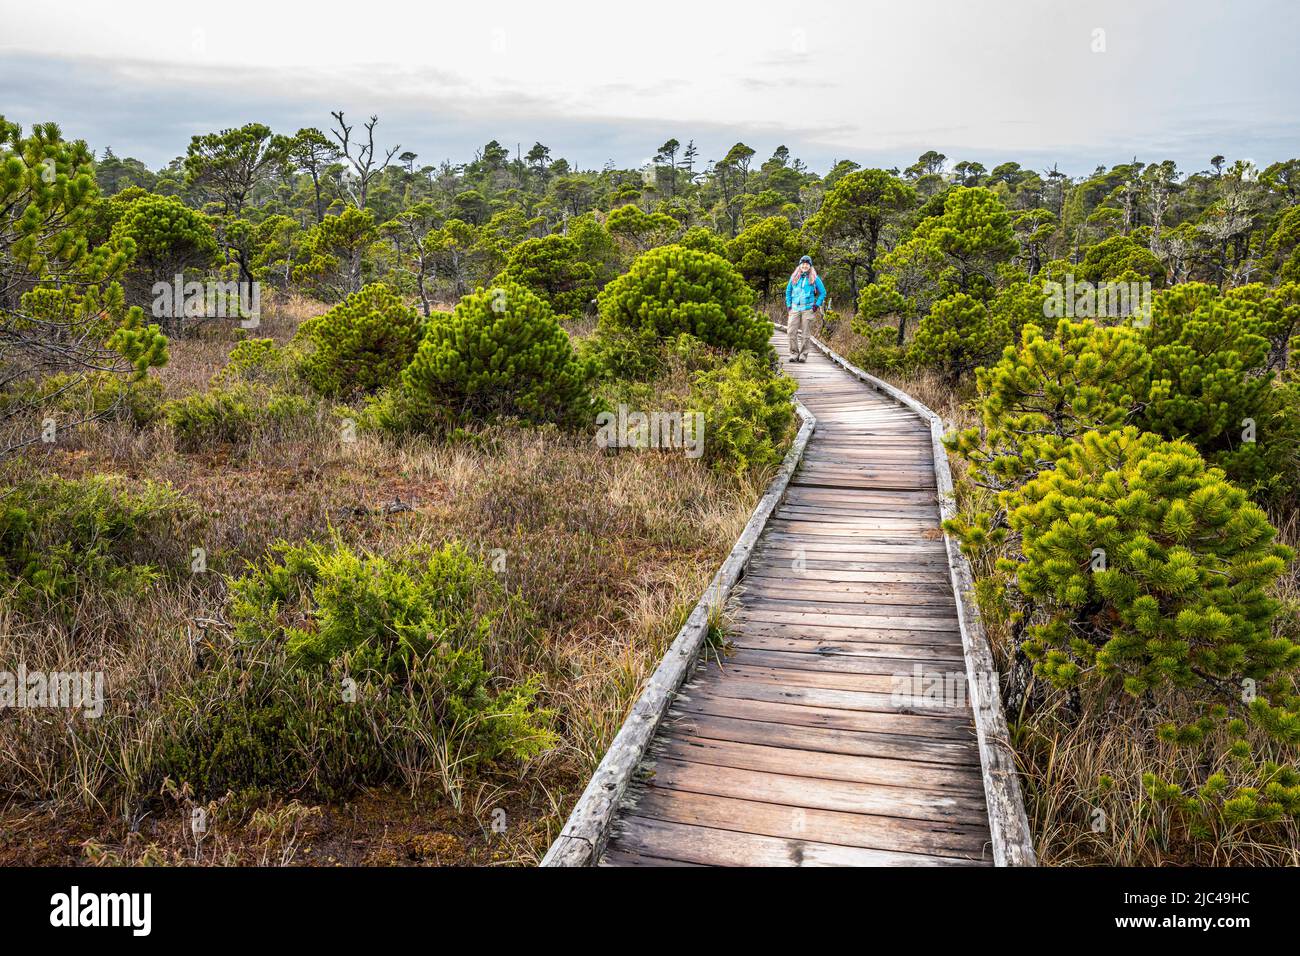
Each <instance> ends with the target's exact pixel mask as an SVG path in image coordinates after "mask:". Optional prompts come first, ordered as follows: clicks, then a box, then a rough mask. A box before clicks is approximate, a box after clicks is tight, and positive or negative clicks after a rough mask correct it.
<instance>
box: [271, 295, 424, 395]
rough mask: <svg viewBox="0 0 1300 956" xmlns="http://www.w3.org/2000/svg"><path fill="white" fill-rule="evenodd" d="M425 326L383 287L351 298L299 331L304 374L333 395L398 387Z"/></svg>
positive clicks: (404, 304)
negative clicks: (396, 384) (387, 386)
mask: <svg viewBox="0 0 1300 956" xmlns="http://www.w3.org/2000/svg"><path fill="white" fill-rule="evenodd" d="M423 333H424V323H423V321H422V320H421V319H420V317H419V314H418V313H417V312H416V310H415V308H414V307H413V306H408V305H407V304H406V303H405V302H403V301H402V300H401V298H399V297H398V296H397V295H395V294H393V292H391V291H390V290H389V288H388V287H387V286H385V285H384V284H383V283H379V282H376V283H372V284H371V285H368V286H366V287H365V288H363V289H362V290H361V291H360V292H355V293H353V294H352V295H350V296H348V297H347V298H346V299H344V300H343V301H342V302H341V303H339V304H338V305H336V306H335V307H334V308H332V309H330V310H329V311H328V312H326V313H325V314H324V315H319V316H316V317H314V318H311V319H308V320H307V321H306V322H304V323H302V325H300V326H299V327H298V332H297V334H296V335H295V336H294V341H295V343H296V344H298V345H299V346H300V347H301V348H302V349H303V351H304V356H303V358H302V363H301V371H302V374H303V377H304V378H305V379H306V380H307V382H308V383H309V384H310V385H311V386H312V388H314V389H316V391H318V392H319V393H320V394H322V395H325V396H327V397H343V398H347V397H349V396H352V395H355V394H357V393H363V394H368V393H372V392H375V391H377V390H378V389H380V388H383V387H384V386H386V385H392V384H393V383H394V382H396V381H397V380H398V376H399V375H400V374H401V372H402V369H404V368H405V367H406V366H407V365H408V364H409V363H410V361H411V359H412V358H413V357H414V355H415V350H416V348H417V347H418V346H419V344H420V338H421V336H422V335H423Z"/></svg>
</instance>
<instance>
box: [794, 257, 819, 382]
mask: <svg viewBox="0 0 1300 956" xmlns="http://www.w3.org/2000/svg"><path fill="white" fill-rule="evenodd" d="M825 301H826V286H825V285H824V284H823V283H822V280H821V279H820V278H819V277H818V275H817V270H816V269H814V268H813V264H812V256H804V257H803V258H802V259H800V260H799V265H797V266H795V270H794V272H793V273H792V274H791V275H790V281H789V282H787V283H786V284H785V307H786V309H788V310H789V315H787V316H786V330H787V334H788V336H789V342H790V358H789V359H788V361H791V362H806V361H808V341H809V339H811V338H812V334H813V330H814V329H815V328H816V322H817V320H820V319H821V316H822V304H823V303H825Z"/></svg>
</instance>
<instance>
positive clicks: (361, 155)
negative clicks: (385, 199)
mask: <svg viewBox="0 0 1300 956" xmlns="http://www.w3.org/2000/svg"><path fill="white" fill-rule="evenodd" d="M330 115H331V116H333V117H334V119H335V121H336V122H337V123H338V127H337V128H333V127H331V129H330V132H331V133H333V134H334V138H335V139H337V140H338V141H339V145H340V146H341V147H342V151H343V156H344V157H345V158H346V159H347V161H348V162H349V163H350V164H351V166H352V170H353V172H354V173H355V175H356V181H355V183H354V182H348V183H347V184H346V186H347V190H348V194H349V195H351V196H352V201H353V202H355V203H356V205H357V208H358V209H365V208H366V197H367V196H368V195H369V194H370V184H371V183H372V182H373V181H374V180H375V178H376V177H377V176H379V174H380V173H382V172H383V171H384V170H385V169H387V168H388V164H389V163H391V162H392V161H393V157H394V156H396V155H397V153H398V150H400V149H401V148H402V147H401V145H400V144H399V145H397V146H394V147H393V148H392V149H390V150H388V151H387V152H386V153H385V154H384V161H383V162H382V163H381V162H378V161H377V160H376V158H375V126H377V125H378V124H379V117H378V116H375V115H373V114H372V115H371V117H370V119H369V121H368V122H366V123H365V124H364V127H365V131H366V138H365V142H364V143H363V142H362V141H361V138H360V137H358V138H357V139H356V141H355V142H354V141H353V139H352V130H353V127H351V126H349V125H348V124H347V123H345V122H344V121H343V111H342V110H336V111H333V112H331V113H330ZM354 151H355V152H354Z"/></svg>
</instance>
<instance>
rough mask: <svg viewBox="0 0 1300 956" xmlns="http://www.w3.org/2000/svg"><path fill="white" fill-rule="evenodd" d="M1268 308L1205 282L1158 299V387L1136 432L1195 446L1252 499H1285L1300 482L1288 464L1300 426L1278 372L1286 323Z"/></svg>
mask: <svg viewBox="0 0 1300 956" xmlns="http://www.w3.org/2000/svg"><path fill="white" fill-rule="evenodd" d="M1263 301H1266V299H1265V297H1263V296H1260V295H1257V294H1251V293H1247V294H1238V295H1226V296H1225V295H1221V294H1220V293H1219V290H1218V289H1217V288H1215V287H1214V286H1211V285H1207V284H1203V283H1184V284H1182V285H1179V286H1176V287H1174V288H1172V289H1168V290H1166V291H1164V292H1162V293H1161V294H1160V295H1158V296H1156V297H1155V300H1154V302H1153V304H1152V315H1151V322H1150V327H1149V328H1148V329H1147V336H1146V346H1147V348H1148V350H1149V351H1150V353H1151V360H1152V367H1151V385H1150V389H1149V391H1148V393H1147V395H1146V396H1145V402H1144V407H1143V409H1142V413H1141V416H1140V417H1139V419H1138V421H1137V424H1139V425H1141V426H1142V427H1143V428H1145V429H1147V430H1148V431H1153V432H1157V433H1159V434H1161V435H1164V436H1166V437H1168V438H1184V439H1186V440H1188V441H1191V442H1192V443H1193V444H1195V445H1196V447H1197V448H1199V449H1200V450H1201V452H1202V454H1204V455H1205V456H1206V457H1207V458H1208V459H1209V460H1210V461H1211V462H1212V463H1214V464H1215V465H1218V466H1219V467H1220V468H1222V469H1224V471H1225V472H1227V474H1228V476H1229V477H1230V478H1232V479H1233V480H1234V481H1237V482H1240V483H1241V484H1243V485H1245V486H1246V487H1247V488H1249V489H1251V490H1252V491H1257V492H1267V491H1268V490H1269V489H1273V490H1274V491H1275V492H1278V491H1283V492H1284V491H1286V490H1289V488H1290V487H1293V486H1294V484H1295V482H1296V478H1295V476H1294V473H1288V463H1291V462H1293V461H1294V458H1295V455H1296V454H1297V447H1300V422H1296V421H1295V420H1294V419H1293V418H1291V417H1290V416H1288V415H1287V414H1286V413H1285V401H1286V396H1285V395H1284V394H1282V393H1281V392H1279V390H1278V388H1277V387H1276V386H1277V381H1276V377H1275V376H1274V375H1272V374H1270V373H1269V365H1270V356H1271V354H1272V351H1273V346H1272V342H1271V339H1270V337H1269V336H1270V334H1271V333H1274V332H1275V331H1276V324H1275V323H1277V322H1278V321H1279V319H1278V318H1277V316H1276V315H1270V310H1269V308H1268V307H1267V306H1265V305H1264V304H1263ZM1279 301H1280V300H1279ZM1284 309H1285V307H1284V306H1283V307H1280V308H1279V309H1278V310H1277V311H1278V312H1281V311H1283V310H1284Z"/></svg>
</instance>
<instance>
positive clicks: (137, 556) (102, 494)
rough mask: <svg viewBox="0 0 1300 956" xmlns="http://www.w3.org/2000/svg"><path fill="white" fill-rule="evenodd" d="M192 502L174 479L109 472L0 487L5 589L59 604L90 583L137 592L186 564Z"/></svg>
mask: <svg viewBox="0 0 1300 956" xmlns="http://www.w3.org/2000/svg"><path fill="white" fill-rule="evenodd" d="M196 522H197V514H196V511H195V509H194V508H193V507H192V506H191V505H190V504H189V503H188V502H187V501H186V499H185V498H184V497H183V496H182V495H181V494H180V492H178V491H176V490H175V489H174V488H172V487H171V486H170V485H167V484H162V483H158V482H152V481H146V482H143V483H141V484H138V485H133V484H131V483H128V482H127V481H125V480H123V479H120V478H116V477H112V476H105V475H96V476H95V477H92V478H85V479H79V480H75V481H72V480H66V479H63V478H59V477H57V476H56V477H50V478H42V479H36V480H30V481H24V482H20V483H18V484H16V485H13V486H11V487H9V488H6V489H4V490H3V491H0V591H3V592H6V593H12V594H13V598H14V602H15V604H16V605H17V606H19V607H31V606H34V605H37V604H44V605H47V606H48V605H54V604H58V603H60V602H62V601H64V600H66V599H69V598H70V597H71V596H72V595H73V594H75V592H76V591H77V590H78V589H79V588H80V587H82V586H83V585H86V584H94V585H98V586H101V587H104V588H106V589H109V590H120V591H122V592H124V593H130V594H135V593H138V592H140V591H141V590H142V589H143V588H145V587H146V586H147V585H149V584H150V583H151V582H153V581H154V580H155V579H156V578H157V576H158V575H159V574H161V573H164V572H165V570H167V569H171V570H173V571H179V570H187V569H188V566H189V552H188V548H189V543H188V541H189V538H188V535H187V534H185V533H184V531H185V529H187V528H189V527H192V526H193V525H194V524H195V523H196Z"/></svg>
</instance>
